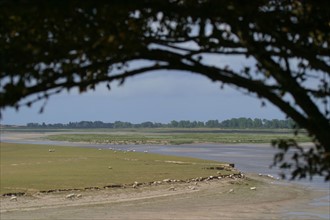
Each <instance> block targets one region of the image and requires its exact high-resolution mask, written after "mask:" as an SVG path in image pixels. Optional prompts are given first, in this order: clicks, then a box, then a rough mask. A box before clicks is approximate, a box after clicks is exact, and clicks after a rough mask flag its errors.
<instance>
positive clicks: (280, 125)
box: [23, 118, 294, 129]
mask: <svg viewBox="0 0 330 220" xmlns="http://www.w3.org/2000/svg"><path fill="white" fill-rule="evenodd" d="M25 127H26V128H51V129H52V128H70V129H71V128H230V129H292V128H293V127H294V122H293V121H292V120H291V119H286V120H278V119H272V120H267V119H259V118H255V119H251V118H231V119H227V120H224V121H222V122H219V121H218V120H208V121H206V122H203V121H189V120H180V121H175V120H173V121H171V122H170V123H159V122H151V121H146V122H142V123H135V124H133V123H131V122H123V121H115V122H113V123H112V122H102V121H80V122H69V123H68V124H62V123H55V124H46V123H41V124H40V123H34V122H31V123H27V125H26V126H24V127H23V128H25Z"/></svg>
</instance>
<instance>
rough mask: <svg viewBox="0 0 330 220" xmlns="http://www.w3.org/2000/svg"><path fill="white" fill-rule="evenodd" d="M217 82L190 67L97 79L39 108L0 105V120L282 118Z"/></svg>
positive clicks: (273, 109) (272, 108)
mask: <svg viewBox="0 0 330 220" xmlns="http://www.w3.org/2000/svg"><path fill="white" fill-rule="evenodd" d="M220 87H221V85H220V83H214V82H211V81H210V80H209V79H207V78H205V77H203V76H199V75H195V74H191V73H184V72H174V71H157V72H151V73H146V74H143V75H140V76H135V77H133V78H129V79H127V80H126V82H125V84H124V85H123V86H118V83H113V84H112V89H111V91H108V89H107V88H106V86H105V85H99V86H98V87H96V90H95V91H90V92H87V93H84V94H79V93H78V92H77V91H73V90H72V91H70V92H66V91H65V92H62V93H61V94H58V95H54V96H51V97H50V98H49V100H48V101H47V103H46V107H45V110H44V112H43V113H41V114H40V113H39V110H40V107H41V106H42V105H43V101H40V102H37V103H35V104H34V105H32V107H30V108H28V107H22V108H20V109H19V111H16V110H15V109H13V108H7V109H5V110H4V111H2V119H1V124H11V125H25V124H27V123H29V122H36V123H43V122H45V123H69V122H77V121H83V120H84V121H98V120H99V121H103V122H114V121H128V122H132V123H141V122H145V121H152V122H161V123H168V122H170V121H172V120H191V121H194V120H196V121H207V120H214V119H218V120H219V121H222V120H225V119H229V118H237V117H250V118H266V119H274V118H277V119H284V118H285V115H284V114H283V113H281V112H280V111H279V110H278V109H277V107H275V106H273V105H272V104H271V103H268V102H266V106H265V107H261V100H260V99H258V98H255V97H252V96H250V95H246V94H244V93H243V92H242V91H237V90H236V89H234V88H230V87H228V86H225V87H224V89H220Z"/></svg>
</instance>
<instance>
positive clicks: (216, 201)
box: [0, 176, 327, 220]
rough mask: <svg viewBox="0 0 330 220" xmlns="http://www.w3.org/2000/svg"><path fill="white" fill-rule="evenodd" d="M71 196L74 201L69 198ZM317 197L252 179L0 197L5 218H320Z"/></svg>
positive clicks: (302, 191) (269, 181)
mask: <svg viewBox="0 0 330 220" xmlns="http://www.w3.org/2000/svg"><path fill="white" fill-rule="evenodd" d="M254 187H255V188H254ZM251 188H252V189H251ZM72 193H74V198H66V197H67V196H68V195H69V194H72ZM78 194H80V195H79V196H77V195H78ZM318 196H320V195H317V193H315V192H312V191H309V190H307V189H304V188H302V187H297V186H295V185H288V184H281V183H279V182H276V180H274V179H271V178H267V177H259V176H249V177H248V178H245V179H235V180H233V179H222V180H212V181H208V182H191V183H163V184H161V185H157V186H143V187H137V188H113V189H106V190H89V191H80V192H76V191H75V192H61V193H48V194H41V193H37V194H34V195H28V196H22V197H17V201H16V200H14V201H13V200H10V199H11V198H10V197H1V198H0V199H1V200H0V201H1V209H0V212H1V219H2V220H4V219H317V216H305V215H304V213H305V212H306V211H307V210H308V209H310V208H311V206H310V204H309V201H311V199H312V198H316V197H318ZM319 209H320V210H319V213H320V214H323V215H324V214H326V212H327V209H326V207H323V208H322V207H319ZM299 213H300V214H299Z"/></svg>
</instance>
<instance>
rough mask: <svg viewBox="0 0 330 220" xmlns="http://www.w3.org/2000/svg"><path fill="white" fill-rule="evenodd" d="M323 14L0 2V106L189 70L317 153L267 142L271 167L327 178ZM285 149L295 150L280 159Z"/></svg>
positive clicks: (218, 5) (327, 33)
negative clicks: (244, 99) (239, 94)
mask: <svg viewBox="0 0 330 220" xmlns="http://www.w3.org/2000/svg"><path fill="white" fill-rule="evenodd" d="M328 8H329V5H328V3H327V2H326V1H309V0H307V1H299V0H284V1H270V0H256V1H252V2H244V1H243V2H242V1H235V0H227V1H219V0H205V1H198V0H186V1H185V0H168V1H165V0H164V1H151V0H141V1H125V2H123V1H81V2H79V1H63V2H62V1H37V0H35V1H25V0H17V1H9V0H3V1H0V67H1V71H0V79H1V82H0V85H1V89H0V101H1V102H0V108H1V109H3V108H6V107H10V106H12V107H16V108H19V107H20V106H22V105H28V106H30V105H31V104H32V103H33V102H34V101H38V100H41V99H47V98H48V97H49V96H50V95H52V94H56V93H59V92H60V91H62V90H70V89H73V88H78V89H79V91H80V92H85V91H87V90H89V89H94V88H95V86H97V85H98V84H100V83H107V85H108V87H109V88H110V83H111V82H113V81H119V82H120V83H124V81H125V79H126V78H127V77H131V76H133V75H138V74H143V73H146V72H150V71H155V70H177V71H186V72H191V73H194V74H199V75H202V76H205V77H207V78H209V79H211V80H212V81H214V82H221V83H224V84H227V85H230V86H233V87H235V88H240V89H242V90H243V91H246V92H248V93H251V94H254V95H257V96H258V97H260V98H264V99H267V100H269V101H270V102H271V103H273V104H274V105H275V106H277V107H278V108H279V109H280V110H281V111H283V112H284V113H285V114H286V115H287V116H288V117H289V118H292V119H293V120H294V121H295V122H296V123H297V125H298V126H299V127H300V128H304V129H306V130H307V131H308V133H309V135H310V136H311V137H312V138H313V140H314V147H312V148H310V149H309V150H308V151H307V152H309V153H306V151H304V150H303V149H302V148H300V147H298V145H297V144H296V143H294V142H292V141H290V140H287V141H285V140H283V141H279V142H274V143H273V144H274V146H277V147H278V148H279V149H280V150H281V151H280V153H279V154H278V155H279V156H277V157H275V160H274V162H275V163H276V164H279V163H282V162H283V163H282V165H280V166H282V167H283V168H290V169H291V171H292V174H293V176H292V177H306V176H307V175H309V176H313V175H323V176H324V177H325V178H326V179H327V180H329V179H330V138H329V134H330V123H329V119H330V104H329V102H330V98H329V94H330V56H329V52H328V51H329V45H330V27H329V24H330V15H329V11H328ZM224 56H230V57H232V58H233V59H240V60H242V62H243V63H245V64H242V65H241V66H237V65H236V66H234V65H232V64H231V63H224V62H223V59H222V58H223V57H224ZM215 57H217V58H216V59H218V60H217V61H212V62H211V61H210V60H212V59H214V58H215ZM33 95H38V96H37V98H35V97H34V96H33ZM31 97H32V98H31ZM288 149H296V150H297V152H296V154H295V156H294V158H291V160H289V162H288V161H285V162H284V156H285V154H286V152H287V151H288ZM282 154H283V155H282ZM281 155H282V156H281Z"/></svg>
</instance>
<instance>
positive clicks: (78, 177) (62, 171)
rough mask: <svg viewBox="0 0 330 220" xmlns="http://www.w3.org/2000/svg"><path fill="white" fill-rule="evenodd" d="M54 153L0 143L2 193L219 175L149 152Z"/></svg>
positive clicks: (203, 165) (202, 165) (196, 163)
mask: <svg viewBox="0 0 330 220" xmlns="http://www.w3.org/2000/svg"><path fill="white" fill-rule="evenodd" d="M54 150H55V151H54V152H49V146H44V145H27V144H9V143H1V144H0V153H1V154H0V155H1V158H0V159H1V160H0V161H1V162H0V168H1V184H0V194H4V193H10V192H35V191H40V190H51V189H72V188H79V189H80V188H86V187H103V186H106V185H111V184H131V183H134V182H135V181H137V182H141V183H143V182H151V181H159V180H163V179H179V180H186V179H190V178H196V177H200V176H203V177H205V176H210V175H217V170H212V169H207V168H209V167H214V166H221V163H219V162H214V161H205V160H199V159H193V158H184V157H174V156H163V155H155V154H149V153H137V152H123V151H113V150H98V149H89V148H78V147H54ZM218 172H219V171H218ZM220 172H221V174H224V175H226V174H231V173H233V171H226V170H221V171H220Z"/></svg>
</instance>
